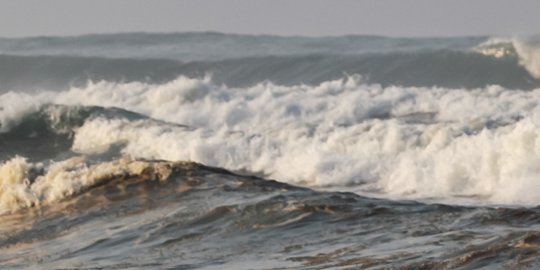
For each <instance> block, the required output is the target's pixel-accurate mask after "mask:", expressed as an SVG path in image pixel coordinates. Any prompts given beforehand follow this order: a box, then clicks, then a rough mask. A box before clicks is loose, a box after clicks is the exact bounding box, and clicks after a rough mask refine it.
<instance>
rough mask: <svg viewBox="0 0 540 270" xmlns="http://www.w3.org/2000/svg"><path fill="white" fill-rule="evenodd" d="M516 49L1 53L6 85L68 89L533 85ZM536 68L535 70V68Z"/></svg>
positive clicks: (0, 85) (1, 83) (0, 79)
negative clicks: (168, 56)
mask: <svg viewBox="0 0 540 270" xmlns="http://www.w3.org/2000/svg"><path fill="white" fill-rule="evenodd" d="M520 63H521V62H520V61H518V59H517V58H515V57H509V56H507V57H499V58H497V57H492V56H490V55H484V54H481V53H476V52H460V51H451V50H443V51H431V50H428V51H422V52H395V53H369V54H363V55H356V56H343V55H306V56H265V57H251V58H238V59H229V60H221V61H202V62H179V61H176V60H160V59H154V60H152V59H109V58H87V57H68V56H8V55H3V56H0V71H1V72H0V91H2V90H3V91H6V90H10V89H19V90H20V89H60V90H61V89H68V88H69V87H71V86H73V85H75V86H83V85H85V84H86V83H87V82H88V81H95V82H96V81H100V80H105V81H115V82H134V81H138V82H148V83H164V82H167V81H170V80H173V79H174V78H176V77H178V76H180V75H184V76H189V77H198V78H203V77H205V76H207V75H211V76H212V79H213V81H214V82H215V83H219V84H221V83H223V84H226V85H229V86H232V87H246V86H250V85H255V84H257V83H260V82H264V81H271V82H273V83H276V84H282V85H295V84H301V83H305V84H309V85H317V84H319V83H321V82H324V81H328V80H334V79H338V78H341V77H343V76H344V75H346V74H361V75H362V76H364V77H365V79H367V80H368V81H369V82H370V83H378V84H381V85H383V86H388V85H400V86H417V87H421V86H426V87H432V86H439V87H447V88H469V89H471V88H478V87H485V86H487V85H501V86H503V87H505V88H514V89H516V88H517V89H533V88H536V87H539V86H540V80H538V79H536V78H535V77H533V75H534V74H535V73H534V69H531V68H527V69H525V68H524V67H523V66H522V65H521V64H520ZM528 71H529V72H528Z"/></svg>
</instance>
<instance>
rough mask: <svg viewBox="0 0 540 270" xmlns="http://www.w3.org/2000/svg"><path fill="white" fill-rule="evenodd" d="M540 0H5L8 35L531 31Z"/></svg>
mask: <svg viewBox="0 0 540 270" xmlns="http://www.w3.org/2000/svg"><path fill="white" fill-rule="evenodd" d="M539 14H540V0H508V1H502V0H451V1H450V0H448V1H446V0H393V1H391V0H370V1H365V0H327V1H322V0H268V1H258V0H213V1H210V0H185V1H181V0H179V1H170V0H146V1H142V0H87V1H78V0H29V1H25V0H0V36H10V37H13V36H35V35H78V34H86V33H110V32H131V31H145V32H184V31H209V30H210V31H220V32H229V33H231V32H232V33H250V34H278V35H309V36H320V35H343V34H377V35H388V36H455V35H486V34H495V35H530V34H533V33H540V15H539Z"/></svg>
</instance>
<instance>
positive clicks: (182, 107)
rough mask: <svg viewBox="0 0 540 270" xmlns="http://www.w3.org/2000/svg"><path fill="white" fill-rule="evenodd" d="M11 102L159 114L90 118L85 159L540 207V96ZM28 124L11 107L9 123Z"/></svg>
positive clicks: (217, 96) (81, 93)
mask: <svg viewBox="0 0 540 270" xmlns="http://www.w3.org/2000/svg"><path fill="white" fill-rule="evenodd" d="M8 95H10V96H9V97H10V98H9V100H10V102H12V103H17V106H16V107H17V108H19V113H20V114H24V113H27V112H28V111H32V110H34V108H36V106H37V105H36V104H39V103H44V102H48V103H55V104H68V105H85V106H87V105H98V106H114V107H119V108H124V109H127V110H131V111H134V112H138V113H141V114H145V115H147V116H149V117H151V118H152V119H138V120H127V119H122V118H106V117H96V118H92V119H89V120H87V121H86V122H85V123H84V125H82V126H81V127H80V128H78V129H77V130H76V132H75V138H74V144H73V147H72V149H73V150H74V151H76V152H79V153H86V154H88V153H99V152H103V151H105V150H106V149H107V147H108V146H110V145H111V144H116V143H123V144H124V145H125V146H124V148H123V149H122V152H123V153H124V154H126V155H130V156H133V157H137V158H147V159H165V160H191V161H195V162H201V163H204V164H207V165H211V166H219V167H224V168H227V169H231V170H247V171H251V172H257V173H263V174H265V175H268V176H269V177H271V178H275V179H277V180H280V181H284V182H290V183H294V184H299V185H304V186H309V187H315V188H320V189H327V188H328V189H338V190H342V191H354V192H359V193H370V194H378V195H379V196H384V197H391V198H412V199H421V200H426V199H430V200H431V199H434V200H439V201H445V200H450V201H453V202H459V201H462V202H464V203H465V202H471V201H473V202H476V203H477V202H485V203H502V204H537V203H539V202H540V192H538V191H540V140H539V139H540V138H539V134H540V124H539V123H540V121H539V120H540V119H539V112H540V106H539V105H540V90H534V91H527V92H526V91H518V90H506V89H503V88H501V87H498V86H491V87H487V88H483V89H473V90H465V89H443V88H404V87H387V88H382V87H380V86H378V85H366V84H363V82H362V80H361V79H360V78H358V77H354V76H353V77H348V78H345V79H342V80H336V81H329V82H325V83H323V84H320V85H318V86H315V87H311V86H305V85H297V86H290V87H285V86H277V85H273V84H269V83H263V84H258V85H256V86H253V87H249V88H229V87H226V86H220V85H214V84H212V82H211V80H210V79H208V78H207V79H190V78H185V77H180V78H178V79H177V80H175V81H171V82H169V83H167V84H163V85H151V84H144V83H128V84H118V83H108V82H100V83H95V84H92V85H89V86H88V87H86V88H72V89H71V90H69V91H66V92H58V93H52V92H50V93H41V94H37V95H31V94H14V93H10V94H6V95H3V96H2V97H0V106H2V107H3V106H8V105H9V104H7V101H4V100H7V99H4V96H8ZM20 108H25V109H24V110H23V109H20ZM20 118H21V117H20V115H18V114H17V113H16V112H14V111H13V110H3V111H0V120H1V121H2V123H12V124H11V125H13V123H16V121H17V119H20ZM156 119H157V120H162V121H155V120H156ZM175 124H182V125H187V126H189V128H186V127H182V126H179V125H175ZM7 126H8V125H4V124H3V127H7Z"/></svg>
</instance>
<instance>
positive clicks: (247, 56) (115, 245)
mask: <svg viewBox="0 0 540 270" xmlns="http://www.w3.org/2000/svg"><path fill="white" fill-rule="evenodd" d="M535 44H536V43H535V38H527V39H515V38H514V39H506V38H505V39H503V38H485V37H473V38H448V39H437V38H432V39H398V38H383V37H373V36H350V37H328V38H302V37H272V36H242V35H227V34H219V33H184V34H142V33H136V34H117V35H91V36H81V37H63V38H54V37H51V38H49V37H38V38H25V39H0V50H1V51H2V52H3V53H5V54H4V55H0V265H2V267H5V268H10V269H26V268H35V267H36V265H39V267H43V268H66V269H70V268H77V269H109V268H168V269H191V268H227V269H253V268H260V269H276V268H284V269H288V268H292V269H299V268H310V269H311V268H316V269H323V268H348V267H352V268H362V269H364V268H392V267H395V265H400V266H403V267H404V268H411V269H416V268H423V269H447V268H465V269H477V268H494V267H495V268H496V267H499V266H500V265H505V266H508V267H510V268H520V267H533V268H534V267H537V266H540V261H538V259H537V258H538V254H540V248H539V247H540V241H539V240H538V239H540V234H539V233H538V224H540V219H539V216H540V212H539V209H538V207H537V205H538V204H540V195H539V194H540V193H538V192H536V191H537V190H539V189H540V186H539V183H540V182H538V176H539V175H540V143H539V142H540V139H539V138H540V137H539V134H540V124H539V123H540V121H539V120H540V119H539V116H540V88H538V82H539V79H538V78H539V77H540V76H538V74H539V73H538V69H537V67H538V66H537V61H538V57H537V50H536V48H537V47H536V45H535ZM270 179H275V180H270ZM44 247H46V248H44ZM255 266H257V267H255Z"/></svg>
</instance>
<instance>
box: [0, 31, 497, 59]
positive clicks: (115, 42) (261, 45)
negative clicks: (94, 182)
mask: <svg viewBox="0 0 540 270" xmlns="http://www.w3.org/2000/svg"><path fill="white" fill-rule="evenodd" d="M486 39H487V38H486V37H463V38H389V37H381V36H361V35H359V36H336V37H282V36H266V35H237V34H224V33H215V32H200V33H197V32H194V33H169V34H159V33H120V34H99V35H85V36H75V37H30V38H14V39H8V38H0V54H13V55H33V56H36V55H56V56H59V55H63V56H85V57H107V58H137V59H144V58H160V59H176V60H180V61H184V62H186V61H189V62H191V61H217V60H224V59H232V58H245V57H264V56H294V55H297V56H298V55H311V54H341V55H358V54H363V53H373V52H396V51H417V50H425V49H429V50H468V49H469V48H472V47H474V46H476V45H478V44H479V43H481V42H484V41H485V40H486Z"/></svg>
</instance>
